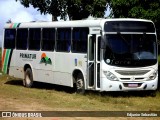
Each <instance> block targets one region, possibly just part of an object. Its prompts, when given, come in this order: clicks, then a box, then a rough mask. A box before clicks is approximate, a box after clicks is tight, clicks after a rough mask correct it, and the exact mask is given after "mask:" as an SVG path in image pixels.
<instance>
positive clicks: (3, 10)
mask: <svg viewBox="0 0 160 120" xmlns="http://www.w3.org/2000/svg"><path fill="white" fill-rule="evenodd" d="M51 18H52V17H51V15H41V14H40V12H39V11H37V10H36V9H34V8H33V7H32V6H30V7H29V8H25V7H24V6H23V5H21V4H20V2H19V1H18V2H16V1H15V0H0V36H2V32H3V27H4V25H5V23H6V22H7V21H8V20H9V19H11V20H12V22H30V21H41V20H43V21H51V20H52V19H51ZM1 40H2V37H0V42H1Z"/></svg>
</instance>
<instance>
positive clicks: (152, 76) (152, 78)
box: [148, 70, 158, 80]
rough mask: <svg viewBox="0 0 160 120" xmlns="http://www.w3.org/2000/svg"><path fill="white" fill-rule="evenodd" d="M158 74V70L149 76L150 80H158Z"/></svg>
mask: <svg viewBox="0 0 160 120" xmlns="http://www.w3.org/2000/svg"><path fill="white" fill-rule="evenodd" d="M157 74H158V71H157V70H156V71H154V72H153V73H152V74H151V75H150V76H149V78H148V80H154V79H155V78H156V76H157Z"/></svg>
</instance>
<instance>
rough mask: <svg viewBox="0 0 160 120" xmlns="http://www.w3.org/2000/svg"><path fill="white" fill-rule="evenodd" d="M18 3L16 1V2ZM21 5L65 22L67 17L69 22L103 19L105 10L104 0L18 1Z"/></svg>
mask: <svg viewBox="0 0 160 120" xmlns="http://www.w3.org/2000/svg"><path fill="white" fill-rule="evenodd" d="M16 1H18V0H16ZM19 1H20V3H21V4H22V5H24V6H25V7H29V5H33V7H34V8H38V10H39V11H40V12H41V14H42V13H44V14H47V13H49V14H52V16H53V20H57V17H58V16H61V19H64V20H66V19H67V15H68V16H69V19H70V20H79V19H83V18H87V17H88V16H89V15H92V16H95V17H103V16H104V11H105V10H106V3H107V2H106V0H19Z"/></svg>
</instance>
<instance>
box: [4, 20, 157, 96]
mask: <svg viewBox="0 0 160 120" xmlns="http://www.w3.org/2000/svg"><path fill="white" fill-rule="evenodd" d="M2 50H3V54H2V64H3V68H2V70H3V72H4V73H7V74H9V75H11V76H14V77H17V78H22V79H23V84H24V86H26V87H32V85H33V82H34V81H39V82H44V83H51V84H57V85H63V86H69V87H75V88H76V90H77V92H78V93H84V92H85V90H96V91H137V90H153V91H154V90H156V89H157V84H158V72H157V71H158V62H157V35H156V29H155V26H154V23H153V22H152V21H150V20H143V19H97V20H78V21H63V22H62V21H61V22H58V21H57V22H29V23H10V24H6V26H5V29H4V39H3V46H2Z"/></svg>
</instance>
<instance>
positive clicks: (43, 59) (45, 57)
mask: <svg viewBox="0 0 160 120" xmlns="http://www.w3.org/2000/svg"><path fill="white" fill-rule="evenodd" d="M40 63H45V65H47V64H50V65H52V61H51V59H50V58H48V57H47V55H46V54H45V53H42V55H41V61H40Z"/></svg>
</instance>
